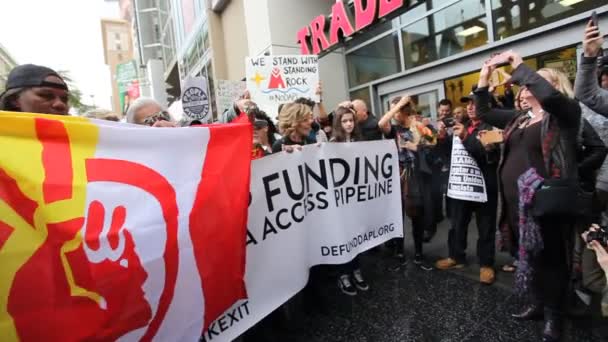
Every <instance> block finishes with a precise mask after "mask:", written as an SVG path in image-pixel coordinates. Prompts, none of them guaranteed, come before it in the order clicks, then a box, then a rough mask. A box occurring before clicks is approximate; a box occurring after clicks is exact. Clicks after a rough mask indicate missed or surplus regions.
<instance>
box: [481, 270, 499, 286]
mask: <svg viewBox="0 0 608 342" xmlns="http://www.w3.org/2000/svg"><path fill="white" fill-rule="evenodd" d="M495 280H496V274H495V273H494V269H493V268H491V267H482V268H481V269H480V270H479V281H480V282H481V283H482V284H485V285H492V284H494V281H495Z"/></svg>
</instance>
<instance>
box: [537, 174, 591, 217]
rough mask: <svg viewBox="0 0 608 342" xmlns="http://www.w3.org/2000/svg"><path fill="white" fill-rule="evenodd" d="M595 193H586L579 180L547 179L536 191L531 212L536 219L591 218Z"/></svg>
mask: <svg viewBox="0 0 608 342" xmlns="http://www.w3.org/2000/svg"><path fill="white" fill-rule="evenodd" d="M592 209H593V193H592V192H587V191H584V190H583V189H582V188H581V186H580V184H579V182H578V180H572V179H546V180H544V181H543V183H542V184H541V186H540V187H539V188H538V189H537V190H536V192H535V194H534V199H533V200H532V208H531V212H532V215H533V216H534V217H537V218H542V217H547V216H558V217H578V216H590V215H591V214H592Z"/></svg>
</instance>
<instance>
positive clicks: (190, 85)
mask: <svg viewBox="0 0 608 342" xmlns="http://www.w3.org/2000/svg"><path fill="white" fill-rule="evenodd" d="M182 106H183V108H184V117H185V118H187V119H188V120H199V121H200V122H201V123H210V122H211V121H212V119H213V118H212V115H211V106H210V102H209V83H208V82H207V78H205V77H189V78H187V79H186V80H185V81H184V84H183V85H182Z"/></svg>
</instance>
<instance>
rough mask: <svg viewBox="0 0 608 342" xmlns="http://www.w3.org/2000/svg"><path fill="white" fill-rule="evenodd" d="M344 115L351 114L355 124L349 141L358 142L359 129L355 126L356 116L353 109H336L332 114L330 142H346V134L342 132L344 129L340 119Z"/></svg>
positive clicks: (359, 138)
mask: <svg viewBox="0 0 608 342" xmlns="http://www.w3.org/2000/svg"><path fill="white" fill-rule="evenodd" d="M346 114H351V115H352V116H353V120H354V122H355V128H354V130H353V132H352V134H351V140H353V141H360V140H361V130H360V129H359V125H358V124H357V115H356V114H355V111H354V110H353V109H351V108H347V107H338V109H336V111H335V112H334V122H333V125H334V126H333V129H332V140H333V141H336V142H345V141H346V132H345V131H344V128H342V117H343V116H344V115H346Z"/></svg>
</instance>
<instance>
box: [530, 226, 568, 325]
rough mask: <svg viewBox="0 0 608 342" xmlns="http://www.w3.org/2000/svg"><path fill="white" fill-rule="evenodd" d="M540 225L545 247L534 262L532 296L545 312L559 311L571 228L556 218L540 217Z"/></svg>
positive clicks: (564, 293)
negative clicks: (542, 306) (534, 272)
mask: <svg viewBox="0 0 608 342" xmlns="http://www.w3.org/2000/svg"><path fill="white" fill-rule="evenodd" d="M540 225H541V234H542V236H543V243H544V246H545V248H544V249H543V251H542V252H541V254H540V256H539V258H538V259H537V260H536V261H535V262H534V266H535V271H536V274H535V275H534V278H535V282H534V285H535V286H534V291H535V293H534V296H535V297H536V298H537V300H539V301H540V303H542V304H543V305H544V308H545V313H549V314H551V313H556V314H560V313H562V312H563V311H564V304H565V303H566V300H565V299H566V291H567V289H568V280H569V268H568V259H569V256H568V254H569V253H568V244H569V241H570V236H571V232H572V229H573V228H572V225H571V224H567V223H564V222H563V221H562V220H558V219H544V220H542V221H541V224H540Z"/></svg>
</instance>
